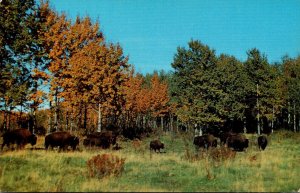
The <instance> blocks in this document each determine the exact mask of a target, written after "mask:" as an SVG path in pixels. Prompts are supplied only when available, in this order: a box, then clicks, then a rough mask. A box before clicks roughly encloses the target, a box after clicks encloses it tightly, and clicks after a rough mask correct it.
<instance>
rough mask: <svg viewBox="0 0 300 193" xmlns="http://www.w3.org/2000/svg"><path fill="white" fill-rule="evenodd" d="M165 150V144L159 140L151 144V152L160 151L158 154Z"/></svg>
mask: <svg viewBox="0 0 300 193" xmlns="http://www.w3.org/2000/svg"><path fill="white" fill-rule="evenodd" d="M164 148H165V145H164V143H162V142H161V141H159V140H158V139H157V140H153V141H151V142H150V152H151V150H154V151H155V152H156V150H158V152H159V153H160V149H164Z"/></svg>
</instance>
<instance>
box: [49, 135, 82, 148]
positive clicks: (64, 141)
mask: <svg viewBox="0 0 300 193" xmlns="http://www.w3.org/2000/svg"><path fill="white" fill-rule="evenodd" d="M78 144H79V138H78V137H76V136H74V135H71V134H70V133H69V132H66V131H57V132H54V133H50V134H49V135H47V136H46V137H45V148H46V149H48V147H49V146H51V147H52V148H53V147H57V146H58V147H59V149H63V150H66V149H67V148H68V147H69V146H71V147H72V149H73V150H75V149H76V147H77V145H78Z"/></svg>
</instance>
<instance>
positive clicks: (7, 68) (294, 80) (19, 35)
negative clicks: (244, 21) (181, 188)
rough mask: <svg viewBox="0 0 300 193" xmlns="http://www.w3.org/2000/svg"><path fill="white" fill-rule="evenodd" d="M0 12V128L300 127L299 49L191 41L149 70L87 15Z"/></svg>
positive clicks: (2, 6) (6, 1) (21, 8)
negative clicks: (278, 53)
mask: <svg viewBox="0 0 300 193" xmlns="http://www.w3.org/2000/svg"><path fill="white" fill-rule="evenodd" d="M0 10H3V11H1V13H0V24H1V25H0V52H1V53H0V67H1V71H0V110H1V114H0V127H1V131H5V130H10V129H14V128H16V127H26V128H27V127H28V128H29V129H30V130H32V131H33V132H40V130H43V131H44V132H47V133H48V132H52V131H58V130H69V131H79V132H82V133H85V134H86V133H89V132H92V131H102V130H103V129H114V130H120V131H122V132H134V133H140V134H141V133H147V132H154V131H162V130H164V131H179V130H186V131H191V132H194V131H197V132H199V133H202V132H207V131H208V132H214V131H220V130H222V131H223V130H229V129H234V130H236V131H239V132H243V131H244V132H257V133H261V132H267V131H270V130H272V129H276V128H285V129H291V130H294V131H298V130H299V127H300V116H299V115H300V111H299V110H300V104H299V103H300V100H299V93H298V92H299V83H300V80H299V78H300V56H298V57H297V58H290V57H288V56H284V57H283V58H282V61H280V62H278V63H274V64H270V63H269V62H268V59H267V56H266V55H264V54H263V53H261V52H260V51H259V50H258V49H256V48H253V49H251V50H249V51H247V56H248V57H247V59H246V61H240V60H238V59H237V58H235V57H234V56H229V55H226V54H220V55H219V56H218V55H216V53H215V50H213V49H211V48H210V47H209V46H207V45H205V44H203V43H202V42H200V41H198V40H191V41H190V42H188V48H185V47H178V48H177V52H176V54H175V55H174V59H173V62H172V64H171V66H172V67H173V71H171V72H167V73H166V72H164V71H160V72H156V71H155V72H153V73H150V74H149V73H148V74H146V75H143V74H140V73H136V72H135V70H134V66H133V65H131V64H129V62H128V59H129V58H128V57H127V56H124V54H123V50H122V47H121V46H120V45H119V44H118V43H116V44H115V43H108V42H107V41H106V39H105V36H104V34H103V33H102V31H101V28H100V24H99V22H98V21H96V22H93V21H92V20H91V19H90V18H89V17H88V16H86V17H84V18H81V17H79V16H77V17H76V19H75V21H72V20H70V19H68V17H67V16H66V15H65V14H64V13H58V12H56V11H55V10H54V9H53V8H51V7H50V5H49V2H48V1H40V2H39V3H36V2H35V1H34V0H23V1H21V0H15V1H13V0H2V1H1V3H0ZM45 104H46V106H47V107H49V108H46V109H41V107H42V106H45Z"/></svg>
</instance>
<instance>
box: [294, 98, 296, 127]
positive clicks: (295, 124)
mask: <svg viewBox="0 0 300 193" xmlns="http://www.w3.org/2000/svg"><path fill="white" fill-rule="evenodd" d="M294 132H296V104H295V101H294Z"/></svg>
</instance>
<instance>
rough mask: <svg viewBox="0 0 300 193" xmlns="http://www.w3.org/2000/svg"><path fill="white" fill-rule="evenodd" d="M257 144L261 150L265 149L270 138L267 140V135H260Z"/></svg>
mask: <svg viewBox="0 0 300 193" xmlns="http://www.w3.org/2000/svg"><path fill="white" fill-rule="evenodd" d="M257 144H258V148H259V149H260V150H261V149H262V150H265V148H266V147H267V145H268V140H267V137H266V136H263V135H261V136H259V137H258V138H257Z"/></svg>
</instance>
